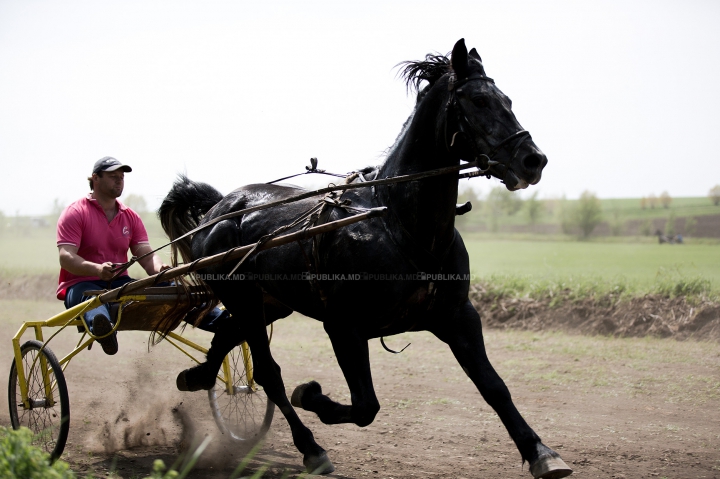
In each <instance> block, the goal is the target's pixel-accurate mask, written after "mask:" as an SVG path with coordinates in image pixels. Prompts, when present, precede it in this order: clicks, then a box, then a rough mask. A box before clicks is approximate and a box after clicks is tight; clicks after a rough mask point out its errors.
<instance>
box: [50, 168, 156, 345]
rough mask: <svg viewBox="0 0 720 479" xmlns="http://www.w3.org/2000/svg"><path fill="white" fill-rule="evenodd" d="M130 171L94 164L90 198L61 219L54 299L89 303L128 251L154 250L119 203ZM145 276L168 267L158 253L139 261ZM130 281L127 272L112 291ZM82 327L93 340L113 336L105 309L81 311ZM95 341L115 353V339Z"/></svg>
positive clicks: (137, 253) (132, 214) (130, 212)
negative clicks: (91, 293)
mask: <svg viewBox="0 0 720 479" xmlns="http://www.w3.org/2000/svg"><path fill="white" fill-rule="evenodd" d="M131 171H132V168H130V167H129V166H128V165H123V164H122V163H120V162H119V161H118V160H116V159H115V158H112V157H110V156H106V157H104V158H101V159H100V160H98V161H97V162H95V166H93V170H92V176H90V177H89V178H88V181H89V183H90V193H89V194H88V195H87V196H86V197H84V198H81V199H79V200H77V201H75V202H74V203H72V204H71V205H70V206H68V207H67V208H65V210H64V211H63V212H62V214H61V215H60V218H59V219H58V225H57V246H58V250H59V254H60V267H61V269H60V278H59V285H58V289H57V297H58V299H64V300H65V307H66V308H70V307H72V306H75V305H77V304H79V303H81V302H82V301H84V300H86V299H88V298H86V297H85V296H84V293H85V291H88V290H96V289H104V288H107V287H108V281H110V279H111V278H112V277H113V272H112V268H113V264H117V263H125V262H126V261H127V251H128V249H129V250H130V251H131V252H132V254H133V255H134V256H141V255H143V254H145V253H147V252H149V251H151V250H152V248H151V247H150V242H149V241H148V235H147V231H146V230H145V226H144V225H143V222H142V219H140V216H138V214H137V213H135V212H134V211H133V210H131V209H130V208H128V207H127V206H125V205H123V204H122V203H120V202H119V201H118V200H117V198H118V197H120V195H121V194H122V192H123V188H124V186H125V173H130V172H131ZM140 266H142V267H143V269H144V270H145V271H146V272H147V274H148V275H153V274H157V273H159V272H160V271H162V270H163V269H167V268H169V266H167V265H166V264H164V263H163V262H162V260H161V259H160V257H159V256H158V255H157V254H154V253H153V254H151V255H149V256H147V257H146V258H143V259H142V260H140ZM130 281H133V280H132V278H130V276H129V275H128V273H127V272H124V273H123V274H122V275H121V276H119V277H118V278H116V279H115V280H113V281H112V283H111V284H110V288H117V287H119V286H122V285H123V284H125V283H128V282H130ZM85 322H86V323H87V325H88V328H89V329H90V332H92V333H93V334H94V335H96V336H103V335H106V334H108V333H109V332H110V331H112V328H113V322H112V319H111V315H110V309H109V306H108V305H102V306H100V307H98V308H95V309H93V310H91V311H87V312H85ZM98 342H99V343H100V345H101V346H102V348H103V351H104V352H105V353H106V354H115V353H117V351H118V342H117V334H116V333H113V334H112V335H111V336H108V337H106V338H103V339H99V340H98Z"/></svg>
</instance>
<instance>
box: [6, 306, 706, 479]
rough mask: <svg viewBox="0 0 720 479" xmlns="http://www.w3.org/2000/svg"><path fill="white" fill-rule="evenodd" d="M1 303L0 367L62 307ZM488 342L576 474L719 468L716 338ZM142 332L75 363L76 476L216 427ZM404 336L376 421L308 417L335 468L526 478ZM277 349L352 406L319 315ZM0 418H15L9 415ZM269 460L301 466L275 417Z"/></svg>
mask: <svg viewBox="0 0 720 479" xmlns="http://www.w3.org/2000/svg"><path fill="white" fill-rule="evenodd" d="M0 306H1V307H2V316H0V341H2V343H1V344H3V346H4V347H2V349H0V351H1V353H0V363H2V364H6V365H9V363H10V357H11V353H10V350H9V348H7V347H6V346H7V345H8V344H9V338H10V337H11V336H12V334H14V333H15V331H16V330H17V327H18V325H19V323H20V321H21V320H22V319H45V318H47V317H49V316H50V315H51V314H53V313H55V312H57V311H58V306H60V305H59V303H57V302H52V303H50V302H36V303H31V302H24V301H7V300H4V301H1V302H0ZM192 334H195V335H199V334H200V333H192ZM64 336H65V337H64V338H58V339H60V341H57V340H55V341H56V342H57V344H56V346H55V347H54V348H53V349H55V350H56V351H57V352H58V353H62V352H63V351H64V350H65V349H64V348H69V347H70V346H71V344H70V343H71V342H73V341H76V340H77V338H76V337H75V334H74V333H70V332H68V334H65V335H64ZM486 336H487V337H486V343H487V347H488V352H489V355H490V358H491V360H492V361H493V363H494V364H495V366H496V368H497V369H498V371H499V372H500V374H501V375H502V377H503V378H504V379H505V381H506V383H507V384H508V386H509V388H510V390H511V392H512V394H513V398H514V401H515V404H516V405H517V406H518V408H519V409H520V411H521V412H522V413H523V414H524V416H525V418H526V419H527V420H528V422H529V423H530V424H531V425H532V426H533V427H534V428H535V430H536V431H537V432H538V434H539V435H540V436H541V437H542V438H543V440H544V442H545V443H546V444H548V445H549V446H551V447H553V448H556V450H557V451H558V452H560V453H561V455H562V456H563V458H564V459H565V461H566V462H567V463H568V464H569V465H571V467H573V468H574V469H575V471H576V474H575V475H574V476H573V477H601V478H612V477H615V478H621V477H626V478H630V477H668V478H676V477H679V478H685V477H687V478H690V477H693V478H695V477H707V478H713V477H715V478H720V417H718V414H717V411H718V410H719V406H720V346H718V344H717V343H700V342H695V341H685V342H679V341H675V340H668V339H610V338H605V337H588V336H572V335H567V334H564V333H533V332H519V331H498V330H490V331H488V332H487V334H486ZM146 340H147V337H146V335H145V334H144V333H123V334H122V335H121V337H120V353H119V354H118V355H117V356H114V357H107V356H105V355H103V353H102V351H101V350H100V349H99V348H93V350H92V351H89V352H84V353H83V354H81V355H80V356H79V357H77V358H76V359H75V360H73V363H71V365H70V367H69V368H68V370H67V373H66V375H67V377H68V384H69V389H70V397H71V414H72V420H71V421H72V422H71V430H70V439H69V441H70V444H69V445H68V447H67V448H66V453H65V455H64V456H63V459H65V460H67V461H68V462H70V463H71V464H72V465H73V469H75V470H76V471H78V472H80V473H82V474H84V473H86V472H90V471H92V472H93V473H94V474H95V475H97V476H102V477H108V475H107V474H106V472H109V470H114V471H115V474H114V477H123V478H133V477H144V476H145V475H147V474H149V472H150V470H151V467H152V466H151V464H152V461H153V460H154V459H155V458H158V457H159V458H163V459H165V461H166V463H172V462H173V461H174V459H175V458H176V457H177V455H178V452H179V451H181V450H182V449H183V448H184V447H186V445H187V444H188V443H189V442H190V440H191V437H190V435H191V434H192V433H193V431H194V432H195V434H196V435H198V437H203V436H204V435H205V434H210V435H213V436H214V437H217V436H218V433H217V430H216V428H215V426H214V423H212V420H211V417H210V412H209V408H208V405H207V399H206V396H205V394H203V393H192V394H190V393H180V392H178V391H176V390H175V386H174V382H175V375H176V374H177V372H178V371H179V370H181V369H183V368H184V367H186V365H187V364H188V361H187V360H186V359H184V358H183V357H182V356H181V355H180V354H179V353H177V352H176V351H174V350H173V349H172V348H171V347H170V346H168V345H161V346H158V347H156V348H154V349H153V350H152V351H151V352H150V353H149V354H148V353H147V350H146V347H147V345H146ZM407 342H412V346H410V347H409V348H408V349H407V350H406V351H405V352H404V353H402V354H400V355H391V354H389V353H387V352H385V351H383V350H382V348H381V347H380V345H379V344H378V342H377V341H373V342H372V343H371V361H372V365H373V372H374V380H375V385H376V391H377V394H378V397H379V399H380V402H381V405H382V410H381V412H380V414H379V415H378V417H377V419H376V421H375V422H374V423H373V424H372V425H371V426H369V427H367V428H364V429H360V428H357V427H355V426H349V425H343V426H325V425H323V424H321V423H320V422H319V421H318V420H317V419H316V418H315V417H314V416H313V415H312V414H310V413H307V412H305V411H300V415H301V417H302V418H303V420H304V421H305V422H306V424H307V425H308V426H309V427H310V428H311V429H312V430H313V432H314V434H315V437H316V439H317V440H318V442H319V443H320V444H321V445H322V446H323V447H325V448H326V449H327V450H328V454H329V456H330V458H331V459H332V460H333V462H334V463H335V465H336V468H337V469H336V472H335V473H334V474H332V475H331V477H338V478H358V477H382V478H396V479H397V478H411V477H443V478H445V477H447V478H460V477H467V478H495V477H498V478H500V477H502V478H506V477H519V478H520V477H531V476H530V474H529V473H528V471H527V466H525V468H524V469H523V467H522V465H521V460H520V457H519V454H518V453H517V450H516V449H515V446H514V445H513V443H512V442H511V441H510V439H509V437H508V435H507V433H506V432H505V429H504V428H503V427H502V425H501V424H500V422H499V420H498V419H497V416H496V415H495V414H494V412H493V411H492V410H490V408H489V407H488V406H487V405H486V404H485V402H484V401H483V400H482V398H481V397H480V395H479V394H478V392H477V391H476V390H475V388H474V386H473V385H472V384H471V383H470V382H469V380H468V379H467V377H466V376H465V374H464V373H463V372H462V370H461V369H460V368H459V367H458V366H457V363H456V362H455V361H454V359H453V358H452V356H451V354H450V353H449V351H448V350H447V348H446V347H445V346H444V345H443V344H441V343H440V342H439V341H437V340H436V339H434V338H433V337H432V336H430V335H428V334H406V335H403V336H401V337H393V338H389V339H388V345H389V346H390V347H392V348H396V349H399V348H401V347H402V346H404V345H405V344H406V343H407ZM273 351H274V354H275V357H276V359H277V361H278V362H279V363H280V365H281V366H282V368H283V375H284V378H285V381H286V386H287V390H288V393H290V392H291V391H292V388H293V387H294V386H295V385H297V384H299V383H301V382H304V381H307V380H309V379H316V380H318V381H319V382H320V383H321V384H322V385H323V389H324V390H325V391H326V392H330V393H331V396H332V397H334V398H336V399H338V400H340V401H343V402H346V401H348V391H347V387H346V386H345V383H344V380H343V378H342V376H341V373H340V371H339V368H338V366H337V363H336V362H335V359H334V355H333V352H332V349H331V347H330V343H329V341H328V340H327V338H326V337H325V335H324V333H323V331H322V328H321V327H320V325H319V324H318V323H316V322H314V321H312V320H308V319H304V318H292V319H288V320H285V321H282V322H280V323H279V324H278V326H277V328H276V331H275V337H274V339H273ZM1 397H2V404H1V405H0V407H2V408H3V410H5V411H7V402H6V398H5V395H4V394H3V395H2V396H1ZM173 410H174V411H175V412H173ZM0 418H1V419H0V424H1V425H8V423H9V420H8V416H7V412H6V413H4V414H2V415H1V416H0ZM243 454H244V451H241V450H239V449H238V448H236V447H234V446H232V445H227V444H223V443H221V442H220V441H219V440H217V439H215V440H214V441H213V442H212V443H211V446H210V447H209V450H208V451H207V453H206V454H205V455H204V456H203V458H202V460H201V462H200V464H199V465H198V467H196V469H195V471H194V473H193V474H192V475H191V477H198V478H201V477H202V478H205V477H207V478H226V477H228V476H229V474H230V472H231V471H232V470H233V469H234V467H235V466H236V465H237V463H238V462H239V460H240V458H241V457H242V455H243ZM262 463H271V464H272V467H271V469H270V470H269V471H268V473H267V474H266V476H265V477H274V478H275V477H277V478H279V477H280V476H281V475H282V471H283V470H284V469H287V470H290V471H294V472H299V471H300V469H301V456H300V454H299V453H298V452H297V451H296V450H295V449H294V447H293V446H292V444H291V438H290V434H289V429H288V427H287V425H286V423H285V421H284V419H283V418H282V416H281V415H280V414H279V413H276V417H275V420H274V422H273V426H272V428H271V432H270V434H269V435H268V438H267V442H266V444H265V446H264V447H263V448H262V450H261V452H260V454H259V455H258V456H257V457H256V460H255V461H254V462H253V463H252V467H253V468H257V467H258V466H259V465H260V464H262ZM110 476H111V477H112V474H111V475H110Z"/></svg>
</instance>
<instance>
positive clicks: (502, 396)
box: [429, 301, 572, 479]
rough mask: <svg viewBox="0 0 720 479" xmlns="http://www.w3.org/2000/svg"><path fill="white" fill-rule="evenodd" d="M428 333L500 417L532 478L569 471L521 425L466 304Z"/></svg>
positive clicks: (472, 310) (475, 315)
mask: <svg viewBox="0 0 720 479" xmlns="http://www.w3.org/2000/svg"><path fill="white" fill-rule="evenodd" d="M429 329H430V331H431V332H432V333H433V334H435V335H436V336H437V337H438V338H439V339H441V340H442V341H443V342H445V343H447V344H448V346H450V349H451V350H452V352H453V354H454V355H455V357H456V358H457V360H458V362H459V363H460V365H461V366H462V368H463V370H464V371H465V373H466V374H467V375H468V377H470V379H471V380H472V382H473V383H475V386H476V387H477V388H478V390H479V391H480V394H481V395H482V397H483V398H484V399H485V401H487V403H488V404H489V405H490V406H491V407H492V408H493V409H494V410H495V412H496V413H497V414H498V416H500V420H501V421H502V423H503V424H504V425H505V428H506V429H507V431H508V433H509V434H510V437H511V438H512V440H513V441H515V445H516V446H517V448H518V450H519V451H520V455H521V456H522V458H523V461H528V463H529V464H530V472H531V473H532V474H533V476H534V477H535V478H543V479H556V478H561V477H565V476H568V475H570V474H571V473H572V470H571V469H570V468H569V467H568V466H567V465H566V464H565V463H564V462H563V461H562V459H560V456H559V455H558V453H556V452H555V451H553V450H552V449H550V448H549V447H547V446H545V445H544V444H543V443H542V442H541V441H540V437H538V435H537V434H535V431H533V430H532V428H531V427H530V426H529V425H528V424H527V422H525V419H523V417H522V416H521V415H520V413H519V412H518V410H517V408H516V407H515V405H514V404H513V402H512V398H511V397H510V391H509V390H508V388H507V386H505V383H504V382H503V380H502V379H501V378H500V376H499V375H498V374H497V372H495V369H494V368H493V367H492V365H491V364H490V361H489V360H488V357H487V354H486V352H485V344H484V342H483V335H482V325H481V323H480V316H479V315H478V313H477V311H475V308H473V306H472V304H470V301H466V302H465V303H464V304H463V305H462V306H460V307H459V308H458V309H457V310H456V311H455V313H454V315H453V317H452V319H451V320H449V321H444V320H443V321H437V322H436V324H433V325H432V327H431V328H429Z"/></svg>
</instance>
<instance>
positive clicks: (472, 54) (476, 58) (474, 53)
mask: <svg viewBox="0 0 720 479" xmlns="http://www.w3.org/2000/svg"><path fill="white" fill-rule="evenodd" d="M469 55H470V56H471V57H473V58H474V59H475V60H477V61H479V62H480V63H482V58H480V54H479V53H478V52H477V50H475V49H474V48H473V49H472V50H470V53H469Z"/></svg>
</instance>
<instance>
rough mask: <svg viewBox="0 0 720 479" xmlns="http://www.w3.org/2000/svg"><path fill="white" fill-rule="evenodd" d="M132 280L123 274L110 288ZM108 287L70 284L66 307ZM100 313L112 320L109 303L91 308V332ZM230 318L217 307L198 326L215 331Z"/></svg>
mask: <svg viewBox="0 0 720 479" xmlns="http://www.w3.org/2000/svg"><path fill="white" fill-rule="evenodd" d="M131 281H135V280H134V279H132V278H131V277H130V276H121V277H119V278H118V279H116V280H114V281H113V282H112V283H110V288H109V289H115V288H119V287H120V286H122V285H124V284H126V283H129V282H131ZM158 286H170V283H163V284H159V285H158ZM106 288H108V282H107V281H102V280H97V281H83V282H82V283H77V284H74V285H72V286H70V287H69V288H68V289H67V292H66V293H65V308H72V307H73V306H76V305H78V304H80V303H82V302H83V301H87V300H88V299H90V298H91V297H90V296H85V294H84V293H85V291H90V290H98V289H106ZM98 314H104V315H105V316H106V317H107V318H108V319H109V320H110V321H112V317H111V316H110V305H109V304H103V305H102V306H98V307H97V308H95V309H91V310H90V311H85V322H86V323H87V325H88V329H90V332H91V333H92V332H93V329H92V323H93V319H95V316H97V315H98ZM229 320H230V313H228V312H227V311H226V310H224V309H220V308H215V309H213V310H212V311H210V312H209V313H207V314H206V315H205V317H204V318H203V320H202V322H201V323H200V325H199V326H198V328H200V329H202V330H203V331H209V332H211V333H215V332H217V330H218V329H219V328H220V327H221V326H222V325H223V324H225V323H226V322H228V321H229Z"/></svg>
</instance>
